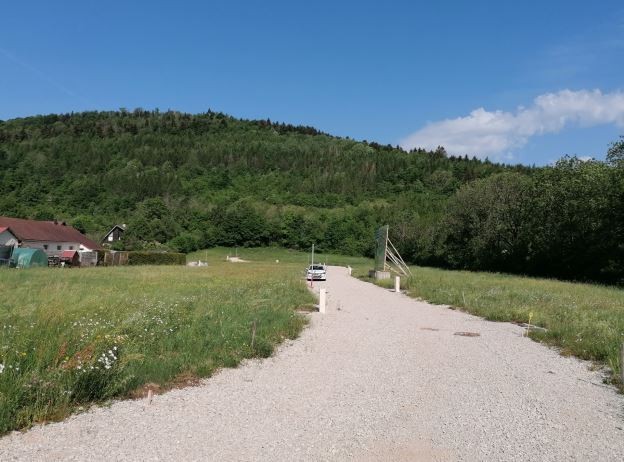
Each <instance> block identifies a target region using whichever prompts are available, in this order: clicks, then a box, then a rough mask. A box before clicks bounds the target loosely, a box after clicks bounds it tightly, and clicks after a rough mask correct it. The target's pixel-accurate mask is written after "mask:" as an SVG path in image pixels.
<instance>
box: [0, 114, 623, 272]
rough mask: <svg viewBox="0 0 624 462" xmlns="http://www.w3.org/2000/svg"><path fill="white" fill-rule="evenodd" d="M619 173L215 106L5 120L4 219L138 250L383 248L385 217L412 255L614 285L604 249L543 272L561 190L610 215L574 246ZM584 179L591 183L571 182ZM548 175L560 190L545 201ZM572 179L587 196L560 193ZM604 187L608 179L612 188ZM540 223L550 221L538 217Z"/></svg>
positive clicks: (0, 148) (599, 245)
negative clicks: (494, 158) (381, 140)
mask: <svg viewBox="0 0 624 462" xmlns="http://www.w3.org/2000/svg"><path fill="white" fill-rule="evenodd" d="M617 171H618V169H617V167H614V166H612V165H608V164H603V163H598V162H589V163H582V162H580V161H577V160H574V159H572V160H567V161H565V162H562V163H560V164H559V166H558V167H556V168H547V169H531V168H528V167H522V166H514V167H512V166H503V165H497V164H493V163H491V162H488V161H480V160H477V159H468V158H466V157H463V158H462V157H460V158H454V157H449V156H447V155H446V154H445V152H444V150H443V149H438V150H437V151H435V152H425V151H414V152H409V153H408V152H405V151H403V150H401V149H398V148H393V147H391V146H382V145H379V144H376V143H367V142H356V141H354V140H351V139H344V138H337V137H333V136H330V135H327V134H324V133H321V132H319V131H318V130H316V129H314V128H311V127H303V126H292V125H286V124H280V123H273V122H271V121H269V120H256V121H247V120H239V119H235V118H232V117H229V116H227V115H224V114H221V113H215V112H207V113H205V114H198V115H189V114H182V113H179V112H171V111H170V112H158V111H154V112H148V111H143V110H135V111H132V112H128V111H125V110H121V111H118V112H85V113H78V114H62V115H46V116H37V117H29V118H24V119H14V120H9V121H5V122H0V215H9V216H17V217H29V218H36V219H52V218H58V219H63V220H66V221H68V222H69V223H71V224H73V225H74V226H76V227H77V228H79V229H81V230H83V231H85V232H86V233H87V234H89V235H91V236H92V237H96V238H99V237H101V235H103V234H104V233H105V232H106V231H107V230H108V229H110V228H111V227H112V225H114V224H117V223H126V224H127V225H128V232H127V233H126V238H127V239H126V242H125V245H126V246H130V247H133V248H140V247H142V248H154V247H160V246H167V247H171V248H174V249H176V250H182V251H190V250H194V249H197V248H203V247H209V246H214V245H240V246H245V245H247V246H250V245H265V244H272V243H275V244H280V245H284V246H287V247H292V248H308V247H309V246H310V245H311V244H312V243H316V244H317V246H319V247H320V248H321V249H323V250H334V251H339V252H344V253H351V254H370V253H371V251H372V246H373V244H372V236H373V233H374V229H375V228H376V227H377V226H379V225H381V224H384V223H388V224H390V225H391V229H392V233H393V235H392V237H393V239H394V241H396V243H397V244H398V245H399V247H400V250H401V251H402V252H403V254H404V256H405V257H406V258H407V259H409V260H410V261H413V262H419V263H425V264H435V265H443V266H452V267H466V268H480V269H495V270H505V271H517V272H527V273H536V274H552V275H558V276H563V277H572V278H577V277H578V278H592V279H603V280H614V278H615V279H617V278H618V277H619V276H614V275H615V274H619V273H618V271H621V268H620V269H617V268H618V264H619V263H618V262H617V261H615V262H614V261H613V258H615V257H617V252H616V253H615V254H614V252H613V250H614V249H612V248H605V246H606V245H607V244H605V242H596V245H595V247H596V248H593V249H592V252H593V253H592V258H593V256H595V255H597V254H598V253H600V255H601V256H600V258H601V259H600V261H599V263H594V264H593V265H591V268H584V269H579V271H577V270H576V269H575V268H574V266H575V265H576V264H577V263H578V262H576V261H568V262H566V264H565V265H564V266H565V268H566V270H565V271H564V272H557V270H556V269H553V265H550V266H548V265H545V264H546V263H548V261H549V259H552V258H553V257H557V256H558V254H557V252H555V251H553V249H552V248H550V247H549V245H550V244H549V243H547V242H544V240H545V239H546V240H547V239H551V238H552V237H553V236H554V234H556V233H557V232H561V229H560V225H559V224H558V223H557V222H556V220H554V221H553V223H552V226H551V225H548V219H546V218H548V217H549V216H551V215H552V213H555V214H556V213H560V212H561V207H562V206H564V205H565V204H563V203H561V202H559V199H561V200H563V199H565V198H568V199H570V200H572V198H573V197H574V196H575V194H577V193H578V194H589V195H590V196H585V197H591V198H592V200H594V199H595V201H594V202H597V203H596V204H593V205H591V204H590V205H588V206H591V207H593V208H592V209H591V211H587V213H589V214H590V215H591V217H592V219H595V220H598V221H599V223H591V224H589V223H586V224H584V223H578V226H572V225H573V224H572V223H571V222H570V220H572V221H573V216H574V213H575V211H576V212H579V210H578V207H581V206H584V205H583V204H579V203H575V204H572V206H573V207H576V208H575V209H574V208H573V209H570V210H566V214H568V215H570V216H566V219H567V221H566V223H567V224H568V226H572V229H571V231H572V234H574V232H576V231H578V235H576V236H574V235H572V236H571V235H568V236H566V238H565V243H564V242H563V241H562V245H564V244H565V246H566V247H565V249H563V247H562V248H561V249H560V250H561V251H562V252H568V251H570V250H578V249H576V248H575V246H578V245H580V244H579V243H580V242H581V241H582V242H584V243H585V244H586V242H587V239H588V238H590V237H591V236H590V234H591V233H594V234H595V233H598V232H603V231H604V230H605V229H606V228H605V227H606V226H608V225H614V223H612V222H609V223H608V224H607V223H603V222H602V221H600V220H602V215H600V214H601V213H604V210H603V208H604V207H609V206H614V205H615V203H614V202H613V201H617V200H620V199H621V195H619V194H620V193H619V192H618V189H617V187H618V186H617V185H620V184H619V183H617V182H618V181H620V177H618V176H617V175H616V174H615V172H617ZM575 175H576V176H579V175H581V177H582V178H581V177H579V178H580V181H576V180H574V181H572V180H571V181H570V182H568V181H567V180H568V179H573V178H572V177H574V178H576V176H575ZM583 175H585V176H583ZM588 175H590V176H591V175H598V176H599V177H596V178H593V177H592V178H585V177H587V176H588ZM601 175H602V176H601ZM605 175H606V176H607V177H608V181H606V180H605ZM583 178H585V179H586V180H588V181H584V180H583ZM595 179H597V180H599V181H601V183H599V184H595V182H594V180H595ZM546 180H547V181H546ZM564 180H565V181H564ZM544 181H546V185H547V186H546V187H547V188H554V189H553V190H552V191H550V192H549V194H551V196H548V197H544V198H543V199H544V200H543V201H542V202H543V203H542V204H538V203H537V202H535V201H536V200H537V198H542V195H541V194H537V192H539V191H540V190H541V189H543V188H542V186H543V184H544ZM568 183H569V184H568ZM538 184H539V185H540V188H541V189H540V188H537V187H536V186H537V185H538ZM592 185H593V186H592ZM567 187H576V188H577V189H578V188H585V189H582V190H570V191H568V190H566V191H558V190H556V188H564V189H565V188H567ZM588 188H589V189H588ZM592 188H593V189H592ZM604 188H611V189H609V191H610V193H609V194H607V195H606V196H605V195H604V194H603V193H604V192H605V191H604ZM560 192H561V198H557V197H555V198H554V199H552V200H551V199H549V198H550V197H552V194H555V196H556V195H557V194H559V193H560ZM564 193H565V194H564ZM594 195H595V196H594ZM477 198H478V199H477ZM540 200H541V199H540ZM549 200H550V202H548V201H549ZM575 200H576V201H577V202H579V198H578V197H576V199H575ZM604 201H611V202H608V204H607V203H603V202H604ZM580 202H582V200H581V201H580ZM527 207H531V208H530V209H527ZM539 207H542V208H541V209H540V208H539ZM549 208H550V209H549ZM612 210H613V209H612ZM551 212H552V213H551ZM590 212H591V213H590ZM540 213H541V215H540ZM583 213H584V212H583ZM496 214H498V215H496ZM522 214H525V215H522ZM542 215H544V216H542ZM590 215H586V216H587V217H589V216H590ZM531 216H534V217H537V216H539V217H540V219H542V220H545V221H543V222H542V223H537V222H532V221H531V223H529V224H528V223H526V221H527V220H529V221H530V220H532V218H531ZM519 217H521V218H519ZM544 217H546V218H544ZM618 219H619V218H618ZM488 220H490V221H488ZM491 220H494V221H491ZM615 225H617V226H621V222H620V224H619V225H618V224H617V223H615ZM617 226H616V229H617V230H618V231H617V232H620V231H619V228H617ZM537 228H539V229H542V230H543V231H544V233H550V234H544V235H539V233H537V231H539V229H537ZM613 232H616V231H613ZM553 233H554V234H553ZM592 236H593V235H592ZM616 237H617V236H613V239H615V238H616ZM603 240H604V239H603ZM620 242H624V241H622V240H620ZM609 245H612V244H609ZM536 249H538V250H537V251H536ZM615 250H617V249H615ZM536 252H537V253H536ZM605 252H606V253H605ZM607 254H608V255H610V256H608V258H607ZM614 256H615V257H614ZM584 258H587V255H584ZM620 263H621V262H620Z"/></svg>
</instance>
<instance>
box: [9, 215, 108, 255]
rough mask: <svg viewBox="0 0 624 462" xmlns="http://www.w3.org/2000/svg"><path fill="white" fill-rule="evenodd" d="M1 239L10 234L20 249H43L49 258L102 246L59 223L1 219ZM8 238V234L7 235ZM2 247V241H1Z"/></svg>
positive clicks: (96, 248)
mask: <svg viewBox="0 0 624 462" xmlns="http://www.w3.org/2000/svg"><path fill="white" fill-rule="evenodd" d="M2 229H4V232H1V233H0V238H2V236H3V235H4V233H7V232H8V233H10V234H11V235H12V236H13V237H14V239H16V240H17V245H18V246H19V247H28V248H33V249H41V250H43V251H44V252H45V253H46V254H48V256H55V257H56V256H60V255H61V254H62V252H63V251H65V250H70V251H71V250H75V251H93V250H98V249H100V246H99V245H98V244H97V243H96V242H94V241H92V240H91V239H89V238H88V237H87V236H85V235H84V234H82V233H81V232H80V231H78V230H77V229H75V228H72V227H71V226H69V225H67V224H66V223H65V222H59V221H56V220H55V221H37V220H23V219H21V218H10V217H0V230H2ZM7 236H8V234H7ZM0 245H2V240H0Z"/></svg>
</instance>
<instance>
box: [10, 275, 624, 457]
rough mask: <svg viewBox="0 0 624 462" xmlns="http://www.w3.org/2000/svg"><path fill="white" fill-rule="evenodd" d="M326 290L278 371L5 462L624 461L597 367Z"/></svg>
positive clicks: (13, 449) (481, 328)
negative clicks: (325, 299) (320, 308)
mask: <svg viewBox="0 0 624 462" xmlns="http://www.w3.org/2000/svg"><path fill="white" fill-rule="evenodd" d="M325 285H326V287H327V289H328V292H329V308H328V312H327V314H326V315H324V316H323V315H321V314H319V313H314V314H312V315H310V316H311V317H312V325H311V326H310V327H309V328H308V329H306V330H305V331H304V333H303V335H302V337H301V338H300V339H298V340H296V341H294V342H288V344H287V345H284V346H283V347H282V348H281V349H280V351H279V353H278V354H277V355H275V356H274V357H272V358H269V359H267V360H263V361H250V362H247V363H246V364H245V365H244V366H242V367H239V368H238V369H232V370H225V371H222V372H221V373H219V374H218V375H216V376H215V377H213V378H211V379H209V380H206V381H205V382H203V384H202V385H201V386H198V387H192V388H186V389H183V390H175V391H171V392H169V393H166V394H164V395H161V396H156V397H155V398H154V401H153V403H152V404H151V405H148V403H147V401H146V400H137V401H123V402H116V403H114V404H113V405H112V406H110V407H107V408H97V409H94V410H92V411H90V412H87V413H84V414H81V415H77V416H74V417H72V418H70V419H68V420H67V421H65V422H62V423H57V424H52V425H47V426H41V427H36V428H34V429H32V430H30V431H28V432H26V433H13V434H11V435H8V436H6V437H4V438H2V439H0V460H2V461H9V460H28V461H32V460H284V461H293V460H357V461H360V460H365V461H366V460H371V461H372V460H388V461H390V460H392V461H394V460H397V461H401V460H522V461H527V460H531V461H535V460H553V461H555V460H556V461H561V460H592V461H597V460H614V461H615V460H624V431H623V428H624V415H623V406H624V399H623V398H622V396H620V395H618V394H616V392H615V391H614V390H613V389H611V388H608V387H605V386H603V385H602V384H601V378H600V376H599V375H598V374H597V373H594V372H590V371H589V370H588V364H587V363H583V362H580V361H577V360H575V359H572V358H564V357H561V356H559V355H558V354H557V353H556V352H555V351H553V350H551V349H548V348H546V347H543V346H541V345H539V344H537V343H535V342H533V341H531V340H529V339H526V338H524V337H522V329H521V328H519V327H517V326H515V325H512V324H507V323H492V322H487V321H483V320H481V319H479V318H476V317H474V316H470V315H467V314H464V313H460V312H457V311H453V310H449V309H446V308H444V307H438V306H432V305H429V304H426V303H421V302H418V301H415V300H413V299H410V298H408V297H406V296H404V295H399V294H395V293H393V292H390V291H388V290H385V289H382V288H379V287H376V286H374V285H372V284H367V283H364V282H361V281H358V280H356V279H353V278H350V277H349V276H348V275H347V272H346V270H345V269H344V268H336V267H331V268H330V269H329V280H328V281H327V283H325ZM319 286H321V287H322V286H323V284H322V283H320V284H317V287H316V290H318V287H319ZM455 332H477V333H479V334H480V336H478V337H466V336H459V335H454V334H455Z"/></svg>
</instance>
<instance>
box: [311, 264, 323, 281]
mask: <svg viewBox="0 0 624 462" xmlns="http://www.w3.org/2000/svg"><path fill="white" fill-rule="evenodd" d="M306 279H307V280H308V281H326V280H327V267H326V266H325V265H318V264H317V265H310V266H308V270H307V271H306Z"/></svg>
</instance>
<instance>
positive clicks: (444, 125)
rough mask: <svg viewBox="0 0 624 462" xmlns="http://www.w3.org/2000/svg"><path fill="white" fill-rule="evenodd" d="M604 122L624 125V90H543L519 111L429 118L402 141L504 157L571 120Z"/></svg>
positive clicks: (585, 123)
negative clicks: (449, 117)
mask: <svg viewBox="0 0 624 462" xmlns="http://www.w3.org/2000/svg"><path fill="white" fill-rule="evenodd" d="M604 124H616V125H618V126H620V127H624V92H620V91H616V92H613V93H604V94H603V93H602V92H601V91H600V90H580V91H571V90H562V91H559V92H557V93H547V94H544V95H540V96H538V97H537V98H535V100H534V101H533V104H532V105H531V106H530V107H528V108H525V107H519V108H518V109H517V110H516V111H515V112H505V111H493V112H491V111H486V110H485V109H484V108H478V109H475V110H474V111H472V112H471V113H470V114H469V115H467V116H465V117H458V118H456V119H446V120H442V121H439V122H432V123H429V124H427V125H426V126H425V127H423V128H421V129H420V130H418V131H417V132H415V133H412V134H411V135H409V136H407V137H406V138H405V139H404V140H402V141H401V146H403V148H405V149H413V148H419V147H420V148H425V149H435V148H437V147H438V146H444V148H445V149H446V150H447V152H449V153H450V154H455V155H464V154H468V155H471V156H472V155H475V156H477V157H486V156H489V157H491V158H494V159H503V158H509V156H510V151H511V150H513V149H517V148H519V147H521V146H523V145H525V144H526V143H527V141H528V140H529V138H531V137H532V136H536V135H542V134H545V133H556V132H558V131H560V130H562V129H563V128H565V127H567V126H569V125H577V126H580V127H591V126H594V125H604Z"/></svg>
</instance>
